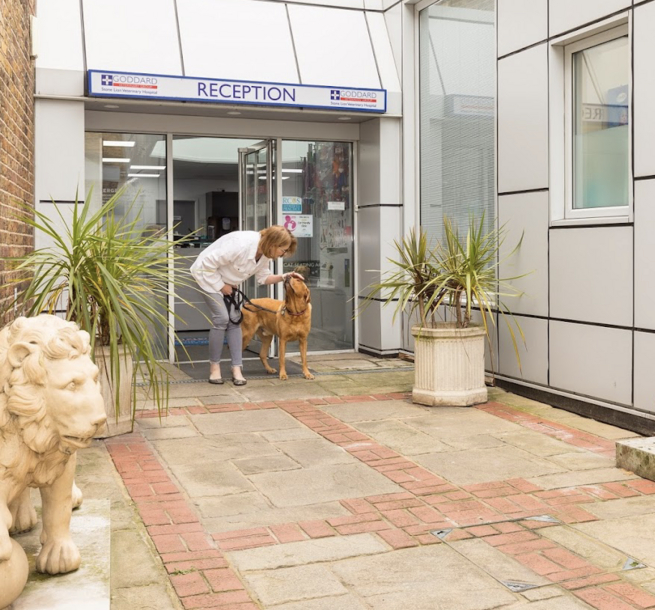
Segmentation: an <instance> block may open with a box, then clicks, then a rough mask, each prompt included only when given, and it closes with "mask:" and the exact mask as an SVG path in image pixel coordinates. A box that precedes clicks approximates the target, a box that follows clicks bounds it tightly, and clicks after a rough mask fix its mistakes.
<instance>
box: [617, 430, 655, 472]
mask: <svg viewBox="0 0 655 610" xmlns="http://www.w3.org/2000/svg"><path fill="white" fill-rule="evenodd" d="M616 465H617V467H618V468H624V469H625V470H629V471H630V472H634V473H635V474H638V475H639V476H640V477H643V478H644V479H650V480H651V481H655V436H651V437H648V438H631V439H626V440H622V441H617V442H616Z"/></svg>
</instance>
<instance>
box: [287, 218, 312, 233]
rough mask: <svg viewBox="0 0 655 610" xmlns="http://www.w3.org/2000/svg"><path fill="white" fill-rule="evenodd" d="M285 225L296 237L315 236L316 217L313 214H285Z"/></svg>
mask: <svg viewBox="0 0 655 610" xmlns="http://www.w3.org/2000/svg"><path fill="white" fill-rule="evenodd" d="M283 218H284V227H285V228H286V229H288V230H289V231H291V233H293V234H294V235H295V236H296V237H313V236H314V217H313V216H312V215H311V214H285V215H284V216H283Z"/></svg>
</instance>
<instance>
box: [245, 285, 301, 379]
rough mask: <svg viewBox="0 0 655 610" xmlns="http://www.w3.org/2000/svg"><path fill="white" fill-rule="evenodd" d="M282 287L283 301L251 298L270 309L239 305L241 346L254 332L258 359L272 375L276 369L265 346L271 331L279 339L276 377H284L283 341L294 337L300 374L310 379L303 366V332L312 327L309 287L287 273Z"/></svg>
mask: <svg viewBox="0 0 655 610" xmlns="http://www.w3.org/2000/svg"><path fill="white" fill-rule="evenodd" d="M284 288H285V297H284V301H278V300H277V299H253V300H252V301H251V302H252V303H253V304H254V305H258V306H259V307H262V308H264V309H266V310H270V311H264V309H258V308H256V307H253V306H252V305H249V304H247V303H246V304H245V305H244V306H243V308H242V309H241V312H242V313H243V320H242V322H241V330H242V332H243V346H242V349H244V350H245V349H246V347H247V346H248V344H249V343H250V341H251V339H252V338H253V337H254V336H255V333H257V336H258V337H259V338H260V339H261V341H262V349H261V350H260V352H259V359H260V360H261V361H262V364H263V365H264V368H265V369H266V372H267V373H269V374H271V375H273V374H275V373H276V372H277V371H276V370H275V369H274V368H272V367H271V366H269V364H268V348H269V347H270V346H271V341H272V340H273V335H277V336H278V337H279V339H280V379H288V376H287V370H286V366H285V363H284V356H285V352H286V347H287V342H289V341H298V343H299V345H300V358H301V360H302V372H303V375H304V376H305V379H314V375H312V374H311V373H310V372H309V369H308V368H307V335H309V330H310V329H311V327H312V304H311V302H310V301H311V299H310V294H309V287H308V286H307V284H306V283H305V282H304V281H303V280H301V279H298V278H296V277H293V276H289V277H288V278H287V279H286V280H285V282H284ZM273 312H275V313H273Z"/></svg>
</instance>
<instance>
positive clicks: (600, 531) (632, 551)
mask: <svg viewBox="0 0 655 610" xmlns="http://www.w3.org/2000/svg"><path fill="white" fill-rule="evenodd" d="M574 527H575V529H577V530H579V531H581V532H584V533H585V534H587V535H588V536H592V537H594V538H596V539H597V540H600V541H601V542H603V543H604V544H607V545H609V546H612V547H614V548H615V549H618V550H619V551H621V552H623V553H625V554H626V555H629V556H630V557H632V558H634V559H637V560H638V561H641V562H642V563H645V564H646V565H649V566H655V544H653V532H655V515H654V514H649V515H640V516H637V517H626V518H624V519H605V520H604V521H594V522H590V523H578V524H577V525H575V526H574Z"/></svg>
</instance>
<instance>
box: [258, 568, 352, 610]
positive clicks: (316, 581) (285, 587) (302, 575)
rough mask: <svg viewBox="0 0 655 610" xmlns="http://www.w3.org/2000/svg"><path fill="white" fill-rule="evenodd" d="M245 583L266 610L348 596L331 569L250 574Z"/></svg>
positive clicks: (281, 570) (286, 569)
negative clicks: (300, 602) (304, 601)
mask: <svg viewBox="0 0 655 610" xmlns="http://www.w3.org/2000/svg"><path fill="white" fill-rule="evenodd" d="M245 580H246V583H247V585H248V586H249V588H250V589H251V590H252V591H253V592H254V593H255V595H256V596H257V598H258V599H259V601H260V602H261V603H262V604H263V605H264V607H265V608H267V607H270V606H275V605H277V604H283V603H287V602H293V601H300V600H311V599H315V598H321V597H326V596H329V595H333V596H334V595H344V594H346V593H348V590H347V589H346V588H345V587H344V586H343V585H342V584H341V582H340V581H339V579H338V578H337V577H336V576H334V574H332V572H330V570H329V569H328V568H326V567H325V566H323V565H317V564H313V565H307V566H297V567H293V568H279V569H277V570H266V571H263V572H254V573H248V574H246V576H245Z"/></svg>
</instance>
